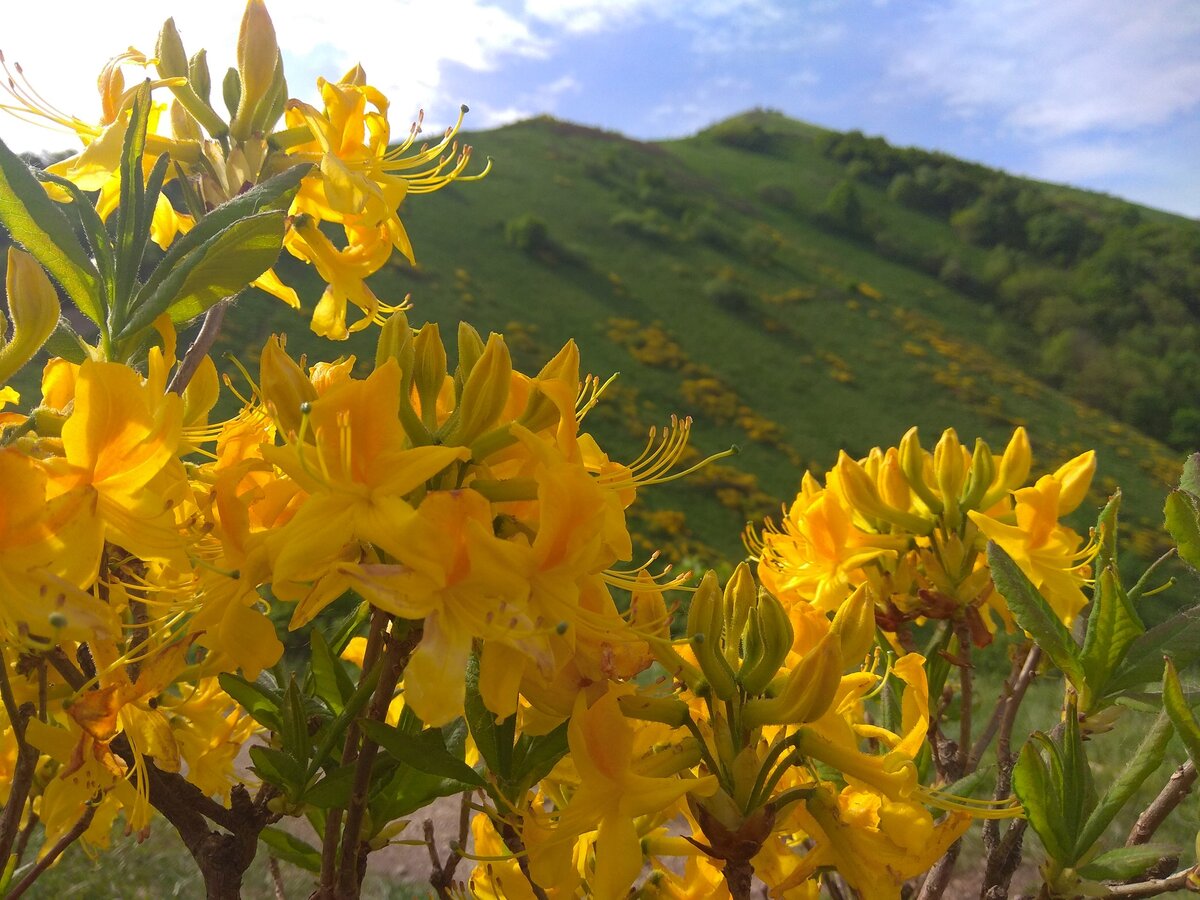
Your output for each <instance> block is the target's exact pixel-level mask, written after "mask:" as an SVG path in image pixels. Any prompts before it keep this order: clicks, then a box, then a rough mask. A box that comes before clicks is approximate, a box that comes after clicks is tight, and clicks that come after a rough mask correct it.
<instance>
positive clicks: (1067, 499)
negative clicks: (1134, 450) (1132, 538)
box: [747, 428, 1096, 646]
mask: <svg viewBox="0 0 1200 900" xmlns="http://www.w3.org/2000/svg"><path fill="white" fill-rule="evenodd" d="M1031 465H1032V455H1031V451H1030V445H1029V439H1028V436H1027V435H1026V433H1025V429H1024V428H1017V429H1016V431H1015V432H1014V433H1013V436H1012V439H1011V440H1010V441H1009V443H1008V446H1007V447H1006V448H1005V450H1004V452H1003V454H1001V455H1000V456H999V457H996V456H995V455H994V454H993V453H992V451H991V449H990V448H989V447H988V445H987V444H986V443H985V442H984V441H982V440H977V441H976V442H975V447H974V450H973V451H969V450H967V448H966V447H965V446H963V444H962V443H961V442H960V441H959V439H958V435H957V434H956V433H955V432H954V430H953V429H947V430H946V431H945V432H944V433H943V434H942V436H941V438H940V439H939V441H938V443H937V445H936V446H935V447H934V449H933V452H932V453H931V452H929V451H927V450H925V449H923V448H922V447H921V444H920V438H919V436H918V434H917V429H916V428H913V429H910V430H909V432H908V433H907V434H906V435H905V436H904V438H903V440H901V441H900V444H899V445H898V446H897V447H888V448H887V449H886V450H881V449H879V448H878V447H876V448H875V449H873V450H872V451H871V452H870V454H868V456H867V457H866V458H864V459H861V460H855V459H853V458H851V457H850V456H848V455H847V454H846V453H845V452H842V453H841V454H840V455H839V457H838V461H837V464H836V465H835V466H834V467H833V469H832V470H831V471H830V472H829V474H828V476H827V477H826V479H825V484H824V485H822V484H821V483H820V482H819V481H818V480H817V479H816V478H814V477H813V476H812V475H811V474H810V473H805V475H804V479H803V482H802V484H801V487H800V492H799V493H798V494H797V496H796V499H795V500H794V501H793V502H792V504H791V506H790V508H788V510H787V511H786V515H785V516H784V517H783V518H782V520H781V521H780V522H779V523H773V522H768V523H767V524H766V526H765V527H764V528H763V529H762V531H761V532H760V533H754V532H751V533H750V534H749V535H748V541H747V543H748V545H749V546H750V547H751V549H752V551H753V552H754V554H755V556H756V557H757V558H758V561H759V562H758V575H759V577H760V578H761V579H762V582H763V585H764V586H765V587H767V588H768V589H769V590H771V591H772V592H773V593H775V594H776V595H777V596H779V597H780V598H783V599H784V602H785V603H788V604H795V603H811V604H814V605H815V606H816V607H817V608H819V609H822V610H826V611H835V610H837V609H838V608H839V606H840V605H841V604H842V603H844V602H845V601H846V599H847V598H848V597H850V596H851V595H852V594H853V593H854V592H855V591H857V590H859V589H865V590H866V591H867V592H868V595H869V596H870V597H871V600H872V601H873V603H874V605H875V611H876V620H877V622H878V623H879V625H880V627H881V628H883V629H884V631H887V632H895V631H896V630H897V629H898V628H900V627H902V626H903V625H904V623H906V622H911V621H913V620H916V619H938V620H949V621H955V622H962V623H964V624H965V625H966V626H967V627H968V629H969V631H970V634H971V639H972V641H973V642H974V643H975V644H976V645H978V646H983V645H985V644H987V643H988V642H989V641H990V640H991V634H992V633H993V632H994V630H995V627H996V619H997V618H998V619H999V620H1000V621H1001V622H1003V623H1004V624H1005V625H1006V626H1008V627H1010V628H1011V625H1012V617H1011V616H1010V615H1009V612H1008V610H1007V608H1006V607H1005V604H1004V600H1003V598H1002V597H1001V596H1000V595H999V594H998V593H997V592H996V590H995V586H994V585H993V583H992V579H991V574H990V570H989V568H988V563H987V559H986V558H985V556H984V549H985V546H986V544H987V542H988V541H995V542H996V543H997V544H999V545H1000V546H1001V547H1003V548H1004V550H1005V551H1006V552H1007V553H1009V554H1010V555H1011V556H1012V557H1013V559H1014V560H1016V562H1017V564H1018V565H1019V566H1020V567H1021V569H1022V570H1023V571H1024V572H1025V574H1026V575H1027V576H1028V577H1029V579H1030V580H1031V581H1032V583H1033V584H1034V586H1035V587H1037V588H1038V589H1039V590H1040V591H1041V592H1042V593H1043V595H1044V596H1045V597H1046V599H1047V601H1049V603H1050V604H1051V606H1052V607H1053V608H1054V611H1055V613H1056V614H1057V615H1058V617H1059V618H1060V619H1061V620H1062V621H1063V622H1064V623H1065V624H1067V625H1070V623H1071V622H1072V621H1073V620H1074V618H1075V617H1076V616H1077V615H1078V613H1079V611H1080V610H1081V609H1083V607H1084V605H1085V604H1086V603H1087V599H1086V597H1085V596H1084V594H1083V590H1082V588H1083V586H1084V584H1085V583H1086V581H1087V578H1088V574H1089V568H1088V561H1089V559H1090V558H1091V556H1092V554H1093V553H1094V549H1095V548H1094V546H1092V545H1088V544H1086V543H1085V541H1084V540H1083V539H1082V538H1081V537H1080V536H1079V535H1078V534H1076V533H1075V532H1074V531H1073V530H1072V529H1071V528H1069V527H1067V526H1066V525H1064V524H1062V521H1061V520H1062V518H1063V517H1065V516H1067V515H1069V514H1070V513H1072V512H1074V510H1075V509H1076V508H1077V507H1078V506H1079V505H1080V503H1082V502H1083V499H1084V497H1085V496H1086V495H1087V492H1088V488H1089V487H1090V485H1091V481H1092V475H1093V474H1094V472H1095V470H1096V456H1095V452H1094V451H1088V452H1086V453H1083V454H1081V455H1080V456H1077V457H1075V458H1074V459H1072V460H1070V461H1068V462H1066V463H1064V464H1063V465H1061V466H1060V467H1059V468H1058V469H1056V470H1055V471H1054V472H1053V473H1051V474H1047V475H1043V476H1041V477H1040V478H1038V480H1037V481H1036V482H1035V483H1034V484H1033V485H1030V486H1025V482H1026V480H1027V479H1028V477H1029V470H1030V467H1031Z"/></svg>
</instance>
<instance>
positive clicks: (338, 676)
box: [309, 628, 354, 715]
mask: <svg viewBox="0 0 1200 900" xmlns="http://www.w3.org/2000/svg"><path fill="white" fill-rule="evenodd" d="M309 641H310V643H311V645H312V679H313V690H314V691H315V692H316V695H317V696H318V697H320V698H321V699H322V700H324V701H325V704H326V705H327V706H328V707H329V708H330V710H332V711H333V713H334V715H337V714H338V713H340V712H341V711H342V710H343V709H345V708H346V701H347V700H349V699H350V696H351V695H352V694H353V693H354V682H353V681H351V680H350V676H349V675H347V674H346V667H345V666H344V665H343V664H342V661H341V660H340V659H338V658H337V657H335V656H334V655H333V651H332V650H330V649H329V643H328V642H327V641H326V640H325V635H323V634H322V633H321V629H320V628H314V629H312V631H310V632H309Z"/></svg>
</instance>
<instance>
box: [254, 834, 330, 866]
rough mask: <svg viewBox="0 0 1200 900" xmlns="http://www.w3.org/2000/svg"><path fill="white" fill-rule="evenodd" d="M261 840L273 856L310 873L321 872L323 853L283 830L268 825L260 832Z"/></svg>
mask: <svg viewBox="0 0 1200 900" xmlns="http://www.w3.org/2000/svg"><path fill="white" fill-rule="evenodd" d="M258 837H259V840H261V841H262V842H263V843H264V844H266V845H267V846H268V847H270V848H271V855H272V856H275V857H278V858H279V859H282V860H283V861H284V862H287V863H291V864H292V865H293V866H299V867H300V868H302V869H305V870H306V871H309V872H320V871H321V851H320V850H318V849H317V848H316V847H313V846H310V845H309V844H307V843H305V842H304V841H302V840H300V838H298V837H296V836H295V835H294V834H289V833H288V832H286V831H284V830H283V829H282V828H276V827H274V826H273V825H268V826H267V827H266V828H264V829H263V830H262V831H261V832H259V835H258Z"/></svg>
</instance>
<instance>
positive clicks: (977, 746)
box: [967, 651, 1028, 772]
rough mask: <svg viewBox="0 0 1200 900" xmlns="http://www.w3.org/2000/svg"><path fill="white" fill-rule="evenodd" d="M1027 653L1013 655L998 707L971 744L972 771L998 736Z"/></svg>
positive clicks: (969, 758)
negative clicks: (1001, 721)
mask: <svg viewBox="0 0 1200 900" xmlns="http://www.w3.org/2000/svg"><path fill="white" fill-rule="evenodd" d="M1027 653H1028V651H1026V653H1018V654H1016V655H1014V656H1013V661H1012V667H1011V668H1010V669H1009V672H1008V677H1007V678H1005V679H1004V685H1003V686H1002V687H1001V688H1000V696H999V697H998V698H997V699H996V707H995V709H993V710H992V714H991V715H990V716H988V720H987V723H986V724H985V725H984V726H983V731H981V732H980V733H979V737H978V738H976V740H975V743H974V744H973V745H972V746H971V753H970V755H969V756H968V757H967V768H968V769H969V770H970V771H972V772H973V771H975V769H976V768H978V767H979V761H980V760H981V759H983V754H984V753H986V752H987V748H988V747H990V746H991V744H992V738H994V737H995V736H996V732H997V731H999V730H1000V719H1001V718H1002V717H1003V716H1004V709H1005V706H1006V701H1007V700H1008V697H1009V694H1011V693H1012V687H1013V685H1014V684H1015V683H1016V681H1017V677H1018V676H1019V675H1020V674H1021V667H1022V665H1024V663H1025V657H1026V655H1027Z"/></svg>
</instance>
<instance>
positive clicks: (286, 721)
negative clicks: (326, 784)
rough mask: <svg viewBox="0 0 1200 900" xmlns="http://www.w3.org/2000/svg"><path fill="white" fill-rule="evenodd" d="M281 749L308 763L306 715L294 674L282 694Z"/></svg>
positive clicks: (305, 764)
mask: <svg viewBox="0 0 1200 900" xmlns="http://www.w3.org/2000/svg"><path fill="white" fill-rule="evenodd" d="M280 738H281V739H282V741H283V749H284V751H285V752H287V753H289V754H291V755H292V756H294V757H295V758H296V759H298V760H299V761H300V764H301V765H302V766H307V765H308V751H309V748H310V746H311V744H312V742H311V741H310V740H309V737H308V716H307V715H306V714H305V712H304V698H303V697H302V696H301V695H300V685H299V684H297V682H296V678H295V676H293V677H292V679H291V680H290V681H289V682H288V686H287V692H286V693H285V694H284V695H283V731H282V732H281V733H280Z"/></svg>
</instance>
